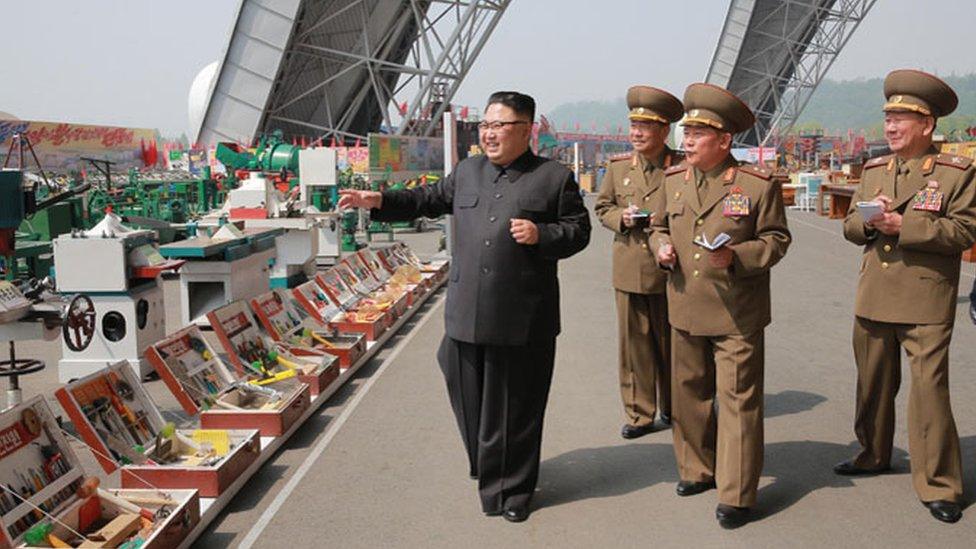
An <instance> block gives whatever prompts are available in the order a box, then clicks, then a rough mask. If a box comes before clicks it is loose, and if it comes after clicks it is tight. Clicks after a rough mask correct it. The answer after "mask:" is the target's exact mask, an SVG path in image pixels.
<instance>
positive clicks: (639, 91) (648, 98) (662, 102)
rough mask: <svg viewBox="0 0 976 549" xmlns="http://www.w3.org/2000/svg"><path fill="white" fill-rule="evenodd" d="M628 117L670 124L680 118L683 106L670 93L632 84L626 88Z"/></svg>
mask: <svg viewBox="0 0 976 549" xmlns="http://www.w3.org/2000/svg"><path fill="white" fill-rule="evenodd" d="M627 108H628V109H630V115H628V118H630V119H631V120H650V121H652V122H660V123H661V124H670V123H672V122H677V121H678V120H680V119H681V113H683V112H684V108H683V107H682V106H681V101H679V100H678V98H677V97H675V96H673V95H671V94H670V93H668V92H666V91H664V90H659V89H657V88H652V87H650V86H632V87H631V88H630V89H629V90H627Z"/></svg>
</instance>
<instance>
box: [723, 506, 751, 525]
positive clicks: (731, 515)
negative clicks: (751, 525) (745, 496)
mask: <svg viewBox="0 0 976 549" xmlns="http://www.w3.org/2000/svg"><path fill="white" fill-rule="evenodd" d="M715 518H717V519H718V525H719V526H721V527H722V528H725V529H726V530H731V529H733V528H738V527H740V526H742V525H743V524H745V523H747V522H749V508H748V507H733V506H732V505H725V504H724V503H719V504H718V507H716V508H715Z"/></svg>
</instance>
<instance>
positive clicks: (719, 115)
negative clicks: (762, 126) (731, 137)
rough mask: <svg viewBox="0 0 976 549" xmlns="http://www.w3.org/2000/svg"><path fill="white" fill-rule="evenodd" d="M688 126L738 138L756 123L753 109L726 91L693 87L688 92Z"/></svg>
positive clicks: (706, 86) (708, 86)
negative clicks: (729, 134)
mask: <svg viewBox="0 0 976 549" xmlns="http://www.w3.org/2000/svg"><path fill="white" fill-rule="evenodd" d="M685 112H686V113H688V114H687V115H686V116H685V118H684V120H682V121H681V123H682V124H683V125H685V126H708V127H711V128H715V129H717V130H721V131H723V132H729V133H732V134H736V133H739V132H742V131H745V130H748V129H749V128H751V127H752V125H753V124H755V123H756V117H755V116H753V114H752V111H751V110H749V106H748V105H746V104H745V103H743V102H742V100H741V99H739V98H738V97H736V96H735V95H733V94H732V92H730V91H729V90H727V89H725V88H720V87H718V86H715V85H713V84H704V83H699V84H692V85H690V86H688V89H686V90H685Z"/></svg>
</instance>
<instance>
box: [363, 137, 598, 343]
mask: <svg viewBox="0 0 976 549" xmlns="http://www.w3.org/2000/svg"><path fill="white" fill-rule="evenodd" d="M443 214H453V215H454V223H455V231H454V246H453V247H454V249H453V250H452V259H451V267H450V274H449V279H448V286H447V305H446V308H445V324H446V326H445V328H446V331H447V335H448V336H449V337H451V338H453V339H456V340H458V341H464V342H468V343H478V344H488V345H524V344H526V343H527V342H529V341H530V340H532V339H533V338H544V337H555V336H556V335H557V334H558V333H559V330H560V322H559V281H558V279H557V276H556V275H557V272H556V261H557V260H559V259H563V258H566V257H569V256H571V255H573V254H575V253H576V252H579V251H580V250H582V249H583V248H585V247H586V245H587V243H589V240H590V218H589V212H588V211H587V210H586V207H585V206H584V205H583V199H582V198H581V197H580V194H579V187H578V186H577V184H576V181H575V179H574V178H573V174H572V172H570V171H569V170H567V169H566V168H565V167H563V166H562V165H560V164H559V163H557V162H554V161H552V160H548V159H545V158H541V157H538V156H536V155H534V154H533V153H532V152H531V151H528V152H526V153H525V154H524V155H522V156H521V157H519V158H518V159H517V160H515V161H514V162H513V163H512V164H511V165H510V166H508V167H507V168H502V167H500V166H496V165H494V164H492V163H491V162H490V161H489V160H488V158H487V157H485V156H476V157H472V158H468V159H465V160H463V161H461V162H460V163H458V165H457V167H456V168H455V169H454V171H453V172H452V173H451V175H449V176H447V177H445V178H444V179H442V180H441V181H439V182H437V183H435V184H432V185H427V186H424V187H417V188H414V189H409V190H401V191H386V192H384V193H383V204H382V208H381V209H379V210H371V217H372V219H375V220H377V221H398V220H408V219H412V218H415V217H420V216H426V217H438V216H440V215H443ZM513 218H522V219H528V220H530V221H532V222H534V223H535V224H536V226H538V228H539V242H538V243H537V244H535V245H532V246H527V245H523V244H518V243H516V242H515V239H513V238H512V235H511V233H510V232H509V228H510V227H509V222H510V220H511V219H513Z"/></svg>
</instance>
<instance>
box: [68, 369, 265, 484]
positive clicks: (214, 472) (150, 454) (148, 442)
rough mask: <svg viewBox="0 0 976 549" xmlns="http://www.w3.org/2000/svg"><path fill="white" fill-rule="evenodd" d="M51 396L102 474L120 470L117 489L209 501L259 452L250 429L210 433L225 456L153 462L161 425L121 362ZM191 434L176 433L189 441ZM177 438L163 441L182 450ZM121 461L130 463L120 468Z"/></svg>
mask: <svg viewBox="0 0 976 549" xmlns="http://www.w3.org/2000/svg"><path fill="white" fill-rule="evenodd" d="M54 396H55V397H57V399H58V402H59V403H60V404H61V407H62V408H63V409H64V411H65V412H66V413H67V414H68V417H70V418H71V422H72V423H73V424H74V425H75V429H76V430H77V431H78V433H79V434H80V435H81V438H82V439H84V441H85V443H86V444H87V445H88V447H89V448H90V449H91V450H92V453H93V454H94V455H95V458H96V459H97V460H98V462H99V463H100V464H101V465H102V468H103V469H105V472H106V473H109V474H111V473H112V472H114V471H115V470H116V469H119V468H120V467H121V469H122V471H121V473H120V476H121V478H122V487H123V488H152V487H155V488H177V489H178V488H195V489H197V490H198V491H199V492H200V495H201V496H202V497H206V498H215V497H217V496H219V495H220V494H221V493H222V492H223V491H224V490H225V489H226V488H227V487H228V486H230V484H231V483H232V482H234V480H236V479H237V477H238V476H240V475H241V473H243V472H244V471H245V470H246V469H247V468H248V466H250V465H251V464H252V463H254V460H256V459H257V458H258V455H259V454H260V453H261V439H260V437H259V435H258V432H257V431H256V430H254V429H251V430H235V431H223V432H218V433H213V435H214V436H219V437H224V436H226V437H227V439H228V440H229V443H230V448H229V451H228V452H227V453H226V454H224V455H222V456H215V457H212V458H211V459H207V460H205V462H204V463H187V462H195V461H199V460H198V459H196V458H190V459H188V460H185V461H184V462H183V463H159V462H160V461H162V459H161V458H160V457H159V453H158V452H157V451H156V450H157V442H159V441H160V439H159V438H158V436H159V433H160V431H162V430H163V428H164V426H165V425H166V421H165V420H164V419H163V416H162V414H161V413H160V412H159V408H158V407H157V406H156V403H155V402H153V400H152V397H150V396H149V393H147V392H146V390H145V388H143V386H142V384H141V383H139V379H137V378H136V376H135V373H134V371H133V370H132V368H131V367H130V366H129V363H128V361H125V360H123V361H121V362H118V363H116V364H112V365H110V366H108V367H106V368H105V369H104V370H101V371H99V372H95V373H93V374H91V375H88V376H85V377H83V378H81V379H79V380H76V381H73V382H71V383H69V384H68V385H66V386H64V387H62V388H61V389H58V390H57V391H56V392H55V393H54ZM196 431H197V430H196V429H178V430H177V432H178V433H179V435H181V436H182V437H186V439H190V440H192V439H193V437H194V434H195V433H196ZM201 434H202V433H201ZM180 438H181V437H180V436H177V437H173V438H171V439H169V440H167V441H163V442H165V444H168V445H174V446H183V447H185V446H186V444H185V443H181V440H180ZM136 448H143V450H142V451H141V452H140V451H139V450H137V449H136ZM187 451H188V452H189V453H192V450H189V449H187ZM124 462H130V463H127V464H125V465H121V464H120V463H124Z"/></svg>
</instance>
